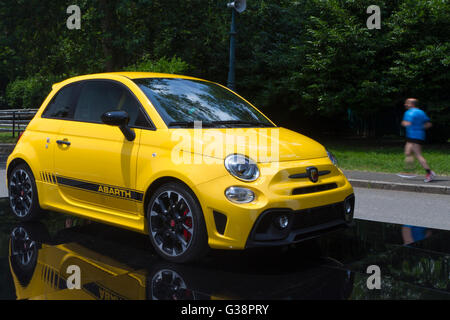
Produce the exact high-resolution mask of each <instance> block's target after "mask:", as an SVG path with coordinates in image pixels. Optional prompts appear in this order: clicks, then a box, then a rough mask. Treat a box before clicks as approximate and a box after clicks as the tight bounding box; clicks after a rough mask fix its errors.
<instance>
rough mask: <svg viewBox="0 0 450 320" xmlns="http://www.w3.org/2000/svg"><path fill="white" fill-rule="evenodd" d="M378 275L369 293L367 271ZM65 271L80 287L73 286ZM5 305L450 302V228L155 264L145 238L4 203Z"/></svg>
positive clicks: (362, 230) (0, 275)
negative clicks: (26, 213)
mask: <svg viewBox="0 0 450 320" xmlns="http://www.w3.org/2000/svg"><path fill="white" fill-rule="evenodd" d="M370 265H376V266H378V267H379V268H380V270H381V289H379V290H378V289H372V290H370V289H368V287H367V280H368V278H369V276H370V274H368V273H367V268H368V266H370ZM69 266H77V267H79V270H80V274H81V289H79V290H77V289H72V290H70V289H68V288H67V281H66V280H67V279H69V278H70V272H69V273H67V271H68V269H70V268H69ZM0 299H173V300H181V299H289V300H292V299H450V232H449V231H443V230H436V229H426V228H421V227H410V226H402V225H397V224H388V223H381V222H371V221H364V220H356V221H355V226H354V227H353V228H350V229H346V230H342V231H336V232H334V233H330V234H327V235H325V236H322V237H321V238H317V239H313V240H309V241H306V242H303V243H301V244H299V245H297V246H296V247H295V248H289V249H286V248H285V249H253V250H246V251H243V252H236V251H213V252H211V253H210V254H209V255H208V256H207V257H206V258H205V259H204V260H202V261H201V262H198V263H196V264H189V265H178V264H173V263H168V262H165V261H164V260H162V259H161V258H159V257H158V256H157V255H156V254H155V253H154V251H153V250H152V249H151V245H150V242H149V240H148V239H147V237H146V236H145V235H141V234H137V233H133V232H130V231H127V230H123V229H119V228H115V227H111V226H107V225H103V224H99V223H95V222H90V221H88V220H84V219H80V218H75V217H71V216H69V215H63V214H59V213H52V212H48V213H46V215H45V218H44V219H43V220H42V222H41V223H18V222H17V221H16V219H14V218H13V217H12V214H11V213H10V209H9V205H8V201H7V199H0Z"/></svg>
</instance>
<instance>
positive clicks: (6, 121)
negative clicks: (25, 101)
mask: <svg viewBox="0 0 450 320" xmlns="http://www.w3.org/2000/svg"><path fill="white" fill-rule="evenodd" d="M36 112H37V109H8V110H0V132H11V136H12V137H15V136H16V135H17V136H18V135H19V134H20V132H22V131H23V130H25V128H26V127H27V125H28V122H30V120H31V119H33V117H34V115H35V114H36Z"/></svg>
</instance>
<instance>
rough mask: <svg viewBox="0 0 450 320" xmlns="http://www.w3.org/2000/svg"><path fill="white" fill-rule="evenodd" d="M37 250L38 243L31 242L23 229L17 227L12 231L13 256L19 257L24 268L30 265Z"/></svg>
mask: <svg viewBox="0 0 450 320" xmlns="http://www.w3.org/2000/svg"><path fill="white" fill-rule="evenodd" d="M36 249H37V248H36V242H35V241H33V240H31V238H30V236H29V235H28V232H27V231H26V230H25V229H24V228H23V227H17V228H15V229H14V230H13V231H12V233H11V255H12V256H16V257H17V259H18V261H19V262H20V264H21V266H22V267H25V266H27V265H29V264H30V262H31V261H32V260H33V256H34V254H35V252H36Z"/></svg>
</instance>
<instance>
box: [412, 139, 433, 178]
mask: <svg viewBox="0 0 450 320" xmlns="http://www.w3.org/2000/svg"><path fill="white" fill-rule="evenodd" d="M411 145H412V146H411V150H412V152H414V155H415V156H416V158H417V160H418V161H419V163H420V165H421V166H422V167H423V168H424V169H425V171H427V173H428V171H429V170H431V169H430V166H429V165H428V163H427V160H425V158H424V157H423V155H422V146H421V145H420V144H418V143H411Z"/></svg>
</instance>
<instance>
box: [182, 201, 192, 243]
mask: <svg viewBox="0 0 450 320" xmlns="http://www.w3.org/2000/svg"><path fill="white" fill-rule="evenodd" d="M188 212H189V209H188V208H186V210H184V212H183V216H186V215H187V214H188ZM184 224H185V225H187V226H188V227H189V228H191V227H192V220H191V218H190V217H186V220H185V221H184ZM183 236H184V239H185V240H186V242H188V241H189V239H191V233H190V232H189V231H187V230H186V229H183Z"/></svg>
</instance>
